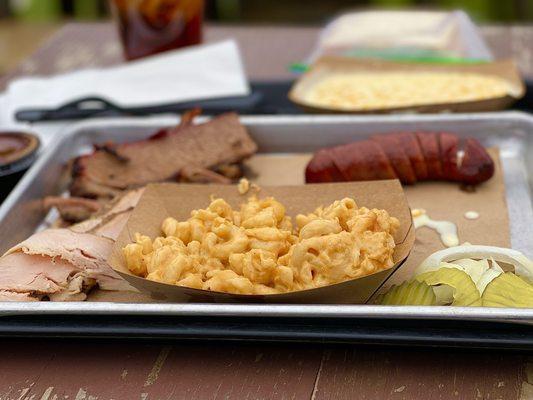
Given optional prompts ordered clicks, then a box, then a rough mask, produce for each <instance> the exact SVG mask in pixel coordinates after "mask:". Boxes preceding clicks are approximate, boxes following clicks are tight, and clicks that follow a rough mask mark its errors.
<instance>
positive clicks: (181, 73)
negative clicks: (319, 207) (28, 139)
mask: <svg viewBox="0 0 533 400" xmlns="http://www.w3.org/2000/svg"><path fill="white" fill-rule="evenodd" d="M249 93H250V88H249V85H248V81H247V79H246V75H245V73H244V68H243V64H242V60H241V56H240V52H239V49H238V46H237V44H236V42H235V41H234V40H226V41H223V42H218V43H214V44H206V45H199V46H193V47H188V48H186V49H181V50H174V51H170V52H166V53H162V54H159V55H155V56H151V57H148V58H145V59H141V60H138V61H132V62H128V63H125V64H122V65H120V66H116V67H110V68H102V69H87V70H82V71H76V72H71V73H66V74H61V75H56V76H53V77H29V78H21V79H17V80H15V81H13V82H11V83H10V84H9V86H8V88H7V90H6V92H4V94H3V95H2V96H1V98H0V110H1V114H0V123H2V124H3V125H5V124H10V123H13V122H14V117H13V115H14V113H15V112H16V111H18V110H21V109H27V108H56V107H59V106H61V105H64V104H66V103H68V102H70V101H73V100H77V99H81V98H86V97H100V98H102V99H105V100H108V101H110V102H112V103H114V104H116V105H118V106H121V107H135V106H151V105H159V104H172V103H177V102H182V101H191V100H200V99H208V98H220V97H229V96H245V95H248V94H249Z"/></svg>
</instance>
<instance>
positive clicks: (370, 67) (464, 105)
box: [289, 56, 525, 114]
mask: <svg viewBox="0 0 533 400" xmlns="http://www.w3.org/2000/svg"><path fill="white" fill-rule="evenodd" d="M358 71H361V72H362V71H365V72H368V71H370V72H402V71H405V72H412V71H425V72H463V73H476V74H481V75H491V76H496V77H499V78H502V79H504V80H506V81H507V82H508V83H509V87H510V90H509V93H508V95H507V96H501V97H493V98H490V99H485V100H475V101H463V102H450V103H441V104H436V103H435V104H425V105H417V106H406V107H395V108H381V109H372V110H358V109H343V108H337V107H333V106H331V107H328V106H324V107H322V106H318V105H315V104H311V103H308V102H307V101H306V97H307V92H308V90H309V89H310V88H311V87H313V85H315V84H316V83H318V82H320V81H321V80H322V79H323V78H325V77H327V76H331V75H334V74H336V73H346V72H358ZM524 94H525V85H524V81H523V79H522V78H521V76H520V74H519V72H518V68H517V67H516V65H515V63H514V62H513V61H512V60H502V61H495V62H491V63H480V64H429V63H420V64H416V63H410V62H397V61H384V60H377V59H376V60H374V59H355V58H347V57H335V56H326V57H322V58H320V59H319V60H318V61H317V62H316V63H315V64H313V66H312V67H311V68H310V70H309V71H307V72H306V73H305V74H304V75H302V76H301V77H300V79H298V81H297V82H296V83H295V84H294V86H293V87H292V88H291V90H290V92H289V99H290V100H291V101H292V102H294V103H295V104H297V105H299V106H301V107H302V108H304V109H305V110H306V111H309V112H317V113H325V112H327V113H331V112H333V113H351V114H353V113H387V112H394V111H415V112H424V113H431V112H442V111H455V112H476V111H495V110H502V109H505V108H507V107H509V106H510V105H511V104H512V103H513V102H514V101H516V100H517V99H519V98H521V97H523V96H524Z"/></svg>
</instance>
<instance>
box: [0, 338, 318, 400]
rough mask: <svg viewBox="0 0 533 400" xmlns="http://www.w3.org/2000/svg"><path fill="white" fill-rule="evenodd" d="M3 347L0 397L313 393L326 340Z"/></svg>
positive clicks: (78, 398)
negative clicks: (322, 342) (320, 343)
mask: <svg viewBox="0 0 533 400" xmlns="http://www.w3.org/2000/svg"><path fill="white" fill-rule="evenodd" d="M0 353H1V354H2V362H1V363H0V399H1V400H4V399H5V400H8V399H9V400H11V399H20V400H22V399H43V400H52V399H67V398H68V399H71V400H73V399H76V400H89V399H227V400H231V399H238V400H240V399H309V398H310V397H311V393H312V391H313V385H314V382H315V378H316V375H317V371H318V367H319V365H320V361H321V358H322V348H321V347H320V346H312V347H304V346H299V345H247V344H242V343H232V344H227V343H226V344H224V343H209V344H201V343H183V344H173V345H168V346H162V345H150V344H146V343H132V342H126V343H119V342H114V343H103V342H98V343H95V342H66V343H60V342H49V341H47V342H36V341H28V342H26V343H23V342H16V343H9V342H4V343H2V344H1V345H0ZM32 396H33V397H32ZM66 396H68V397H66Z"/></svg>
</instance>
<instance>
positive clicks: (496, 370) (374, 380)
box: [0, 24, 533, 400]
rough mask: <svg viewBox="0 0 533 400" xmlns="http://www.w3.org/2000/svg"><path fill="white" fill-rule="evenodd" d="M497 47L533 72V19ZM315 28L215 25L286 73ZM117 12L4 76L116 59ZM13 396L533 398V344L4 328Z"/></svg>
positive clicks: (504, 34)
mask: <svg viewBox="0 0 533 400" xmlns="http://www.w3.org/2000/svg"><path fill="white" fill-rule="evenodd" d="M483 32H484V34H485V36H486V38H487V40H488V41H489V43H490V44H491V45H492V46H493V48H494V51H495V53H496V55H497V56H499V57H503V56H514V57H516V59H517V60H518V61H519V64H520V67H521V69H522V71H523V72H524V74H526V75H527V76H531V77H533V48H532V46H531V43H533V28H519V27H513V28H498V27H489V28H484V30H483ZM317 33H318V30H317V29H315V28H271V27H261V28H258V27H253V28H245V27H209V28H208V29H207V39H208V40H215V39H220V38H224V37H236V38H237V39H238V41H239V43H240V45H241V48H242V50H243V54H244V59H245V63H246V67H247V71H248V73H249V76H250V77H251V78H252V79H269V80H272V79H286V78H289V77H290V76H291V75H290V73H289V72H288V71H287V68H286V67H287V65H288V64H290V63H292V62H294V61H299V60H301V59H303V58H304V57H305V56H306V55H307V54H308V52H309V51H310V48H311V46H312V45H313V43H314V41H315V39H316V35H317ZM119 59H120V48H119V46H118V43H117V41H116V35H115V31H114V28H113V27H112V26H111V25H109V24H89V25H78V24H70V25H66V26H65V27H64V28H63V29H62V30H61V31H59V32H58V33H57V34H56V35H55V36H54V37H53V39H52V40H51V41H49V42H47V43H46V44H45V45H44V46H43V47H41V48H40V49H39V50H38V51H37V53H36V54H35V55H34V56H33V57H30V58H28V59H27V60H26V61H25V62H23V63H22V64H21V65H20V67H19V68H17V69H16V70H14V71H13V73H11V74H10V75H9V76H8V77H5V78H4V79H3V80H1V81H0V85H5V84H6V82H8V80H9V79H10V78H12V77H14V76H17V75H20V74H36V73H39V74H50V73H55V72H60V71H67V70H72V69H75V68H79V67H86V66H98V65H110V64H113V63H116V62H117V61H118V60H119ZM0 354H1V355H2V358H1V361H2V362H1V363H0V400H2V399H36V400H37V399H43V400H52V399H54V400H55V399H70V400H74V399H75V400H89V399H100V400H101V399H315V400H318V399H335V400H342V399H350V400H351V399H410V400H411V399H424V400H426V399H503V400H515V399H532V398H533V364H532V362H531V359H530V358H529V357H528V355H527V354H523V353H516V352H515V353H503V352H496V351H477V352H474V351H472V352H467V351H458V350H449V349H431V350H430V349H413V348H403V349H394V348H385V347H360V346H349V345H319V344H303V343H302V344H253V343H219V342H209V343H195V342H179V343H170V344H166V343H149V342H139V341H137V342H124V341H114V342H109V341H107V342H103V341H66V340H57V341H50V340H48V341H38V340H27V341H17V340H7V339H4V340H2V342H1V344H0Z"/></svg>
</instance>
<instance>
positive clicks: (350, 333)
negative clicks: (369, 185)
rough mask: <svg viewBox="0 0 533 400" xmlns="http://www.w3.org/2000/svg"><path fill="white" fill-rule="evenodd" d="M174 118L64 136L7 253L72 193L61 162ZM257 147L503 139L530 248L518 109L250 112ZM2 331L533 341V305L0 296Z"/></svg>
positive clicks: (11, 208)
mask: <svg viewBox="0 0 533 400" xmlns="http://www.w3.org/2000/svg"><path fill="white" fill-rule="evenodd" d="M176 122H177V118H176V117H156V118H142V119H135V118H125V119H114V120H103V119H102V120H88V121H84V122H81V123H75V124H72V125H70V126H69V127H67V128H65V129H64V130H63V131H62V132H60V133H59V134H57V137H56V139H55V140H54V141H53V142H52V143H51V144H50V145H49V147H48V148H47V150H46V151H45V152H44V153H43V155H42V156H41V158H40V159H39V160H38V161H37V162H36V163H35V165H34V166H33V167H32V169H31V170H30V171H29V172H28V173H27V174H26V175H25V176H24V178H23V179H22V180H21V182H20V183H19V184H18V186H17V187H16V188H15V190H14V191H13V192H12V193H11V195H10V196H9V197H8V199H7V200H6V201H5V202H4V204H3V205H2V207H1V208H0V243H1V247H2V249H1V250H2V251H5V250H6V249H7V248H9V247H10V246H12V245H13V244H15V243H17V242H19V241H21V240H23V239H24V238H26V237H28V236H29V235H31V234H32V233H33V232H35V231H36V230H37V229H39V227H40V226H42V224H43V221H44V220H45V218H46V215H45V214H44V212H43V211H42V209H41V207H40V199H42V197H43V196H46V195H57V194H59V193H62V192H64V191H65V189H66V187H67V184H68V182H67V180H66V179H65V164H66V163H67V161H68V160H69V159H70V158H72V157H73V156H76V155H79V154H82V153H85V152H87V151H89V150H90V148H91V146H92V144H93V143H96V142H104V141H108V140H113V141H117V142H124V141H131V140H135V139H140V138H143V137H146V136H147V135H148V134H149V133H151V132H153V131H154V130H156V129H158V128H160V127H162V126H168V125H172V124H175V123H176ZM242 122H243V123H244V124H245V125H246V126H247V127H248V129H249V131H250V133H251V135H252V136H253V137H254V139H255V140H256V141H257V143H258V144H259V148H260V149H261V151H262V152H266V153H287V152H296V153H298V152H310V151H314V150H316V149H317V148H320V147H323V146H329V145H335V144H339V143H345V142H348V141H350V140H355V139H357V138H363V137H365V136H366V135H368V134H371V133H376V132H384V133H385V132H391V131H398V130H426V131H427V130H433V131H435V130H447V131H452V132H456V133H457V134H459V135H470V136H474V137H477V138H478V139H480V140H481V141H482V142H483V143H484V144H485V145H486V146H498V147H499V148H500V157H501V162H502V166H503V171H504V179H505V183H506V196H507V204H508V210H509V220H510V230H511V242H512V246H513V247H514V248H515V249H517V250H521V251H522V252H524V253H526V254H527V255H529V256H530V257H531V256H532V255H533V211H532V202H531V198H532V191H531V189H530V187H531V186H530V185H531V183H532V182H533V178H532V177H533V157H531V156H530V154H531V153H532V152H533V117H532V116H530V115H528V114H524V113H519V112H507V113H484V114H462V115H461V114H458V115H424V116H412V115H394V116H261V117H259V116H249V117H243V118H242ZM0 316H1V318H0V335H26V336H40V337H42V336H43V335H49V336H76V337H95V336H98V337H144V338H154V337H160V338H166V339H168V338H195V339H212V338H217V339H228V338H229V339H259V340H320V341H324V340H329V341H352V342H375V343H377V342H379V343H390V344H392V343H404V344H406V343H408V344H434V343H441V344H448V345H454V346H455V345H468V346H500V347H502V346H503V347H521V348H524V347H533V335H532V334H531V324H532V323H533V309H492V308H460V307H384V306H369V305H342V306H341V305H308V304H301V305H258V304H193V303H187V304H155V303H150V304H147V303H146V304H144V303H111V302H104V303H98V302H76V303H52V302H35V303H0Z"/></svg>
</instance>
